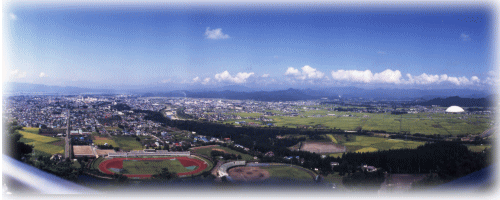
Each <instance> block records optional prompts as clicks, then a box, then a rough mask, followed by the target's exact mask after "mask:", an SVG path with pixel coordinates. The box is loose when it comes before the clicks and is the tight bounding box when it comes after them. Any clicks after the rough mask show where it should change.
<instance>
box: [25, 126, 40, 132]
mask: <svg viewBox="0 0 500 200" xmlns="http://www.w3.org/2000/svg"><path fill="white" fill-rule="evenodd" d="M38 130H39V128H33V127H23V131H26V132H29V133H35V134H38Z"/></svg>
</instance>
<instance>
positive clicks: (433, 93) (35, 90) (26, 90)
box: [3, 83, 491, 101]
mask: <svg viewBox="0 0 500 200" xmlns="http://www.w3.org/2000/svg"><path fill="white" fill-rule="evenodd" d="M3 92H4V94H9V95H23V94H24V95H26V94H59V95H69V94H71V95H77V94H123V93H127V94H138V95H141V96H146V97H152V96H164V97H194V98H224V99H241V100H243V99H253V100H258V101H294V100H311V99H320V98H327V99H330V100H331V99H347V98H362V99H373V100H413V99H421V100H431V99H434V98H446V97H452V96H460V97H462V98H485V97H487V96H489V95H491V93H490V92H487V91H480V90H471V89H429V90H421V89H363V88H357V87H330V88H319V89H315V90H313V89H309V88H308V89H293V88H289V89H282V90H273V91H263V90H256V89H252V88H248V87H245V86H241V85H230V86H224V87H219V88H201V89H190V90H173V91H168V89H167V88H165V91H158V89H154V90H148V88H144V89H133V90H127V89H92V88H80V87H61V86H48V85H41V84H30V83H9V84H8V85H5V84H4V90H3Z"/></svg>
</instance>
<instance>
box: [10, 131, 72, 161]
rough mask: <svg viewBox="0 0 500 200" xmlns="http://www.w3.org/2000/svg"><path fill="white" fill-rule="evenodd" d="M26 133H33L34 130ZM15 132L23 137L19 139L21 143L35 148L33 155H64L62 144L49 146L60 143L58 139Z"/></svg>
mask: <svg viewBox="0 0 500 200" xmlns="http://www.w3.org/2000/svg"><path fill="white" fill-rule="evenodd" d="M28 131H35V130H34V129H30V130H28ZM17 132H18V133H19V134H21V135H22V136H23V137H22V138H21V139H20V141H21V142H24V143H26V144H29V145H33V146H34V147H35V153H37V152H38V153H39V154H43V155H47V156H51V155H52V154H56V153H60V154H64V143H63V144H62V145H53V144H50V143H53V142H57V141H61V139H60V138H53V137H47V136H43V135H38V134H34V133H30V132H27V131H20V130H18V131H17Z"/></svg>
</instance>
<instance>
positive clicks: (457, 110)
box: [446, 106, 465, 113]
mask: <svg viewBox="0 0 500 200" xmlns="http://www.w3.org/2000/svg"><path fill="white" fill-rule="evenodd" d="M446 112H447V113H461V112H465V111H464V109H463V108H461V107H460V106H450V107H449V108H447V109H446Z"/></svg>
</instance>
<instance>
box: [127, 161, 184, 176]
mask: <svg viewBox="0 0 500 200" xmlns="http://www.w3.org/2000/svg"><path fill="white" fill-rule="evenodd" d="M162 168H167V169H168V171H169V172H173V173H183V172H189V171H192V170H189V169H186V168H185V167H184V166H182V164H181V163H180V162H179V161H178V160H141V161H139V160H124V161H123V169H125V170H126V172H125V173H124V174H157V173H159V172H160V171H161V169H162Z"/></svg>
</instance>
